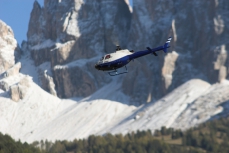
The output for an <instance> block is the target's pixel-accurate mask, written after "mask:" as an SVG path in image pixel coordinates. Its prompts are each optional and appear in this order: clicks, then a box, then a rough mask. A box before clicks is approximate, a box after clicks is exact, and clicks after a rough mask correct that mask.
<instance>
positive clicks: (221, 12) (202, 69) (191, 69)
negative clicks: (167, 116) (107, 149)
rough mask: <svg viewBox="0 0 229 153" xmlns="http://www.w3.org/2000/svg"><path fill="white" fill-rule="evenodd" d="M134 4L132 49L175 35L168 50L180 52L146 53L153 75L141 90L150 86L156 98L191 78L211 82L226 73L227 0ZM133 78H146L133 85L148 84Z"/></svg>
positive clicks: (139, 1)
mask: <svg viewBox="0 0 229 153" xmlns="http://www.w3.org/2000/svg"><path fill="white" fill-rule="evenodd" d="M133 6H134V7H133V18H132V23H131V29H130V36H129V44H128V48H136V49H142V48H145V47H146V46H148V45H151V46H152V47H157V46H158V45H160V44H163V43H164V41H165V40H166V39H167V37H168V36H172V37H173V42H172V43H171V48H170V50H171V51H175V52H176V54H168V55H165V56H164V57H163V55H159V56H160V57H159V60H158V59H156V58H154V57H150V56H148V57H145V60H146V61H147V63H145V64H144V65H148V66H146V69H147V71H148V72H149V73H150V75H148V76H149V78H145V79H144V80H145V81H146V80H147V82H148V83H147V84H148V86H149V87H150V89H149V90H139V92H140V93H141V95H143V94H144V93H145V92H147V93H148V92H149V91H150V92H151V95H152V98H156V99H158V98H160V97H162V96H163V95H165V94H166V93H168V92H170V91H171V90H172V89H174V88H175V87H177V86H178V85H180V84H182V83H184V82H186V81H187V80H189V79H191V78H201V79H204V80H206V81H208V82H210V83H215V82H221V81H222V80H224V79H225V78H228V71H227V70H228V58H227V52H228V51H227V46H228V40H227V37H228V34H229V31H228V30H229V29H228V23H229V20H228V18H227V16H228V14H229V11H228V10H227V9H225V8H228V7H229V2H228V1H226V0H221V1H213V0H212V1H208V2H204V1H200V0H198V1H181V0H178V1H177V0H176V1H175V0H174V1H168V0H162V1H160V2H159V1H151V0H134V1H133ZM161 56H162V57H161ZM152 58H153V59H152ZM157 58H158V57H157ZM144 71H145V70H144ZM142 73H144V72H142ZM129 78H130V77H129V76H128V75H127V76H126V79H125V80H128V79H129ZM134 80H142V79H141V77H138V78H135V79H132V80H131V81H130V82H132V83H133V85H132V86H135V85H136V86H137V87H140V86H145V84H146V82H145V81H142V82H141V84H139V81H138V82H136V81H134ZM137 87H136V89H137ZM123 88H124V89H125V88H128V87H126V86H125V84H124V85H123ZM124 91H126V90H124ZM125 93H127V94H129V93H128V92H125ZM131 95H135V94H131ZM144 97H145V98H144V99H147V95H145V96H144Z"/></svg>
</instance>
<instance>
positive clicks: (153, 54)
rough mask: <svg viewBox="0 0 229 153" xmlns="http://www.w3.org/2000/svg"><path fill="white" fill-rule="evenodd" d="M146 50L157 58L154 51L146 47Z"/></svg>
mask: <svg viewBox="0 0 229 153" xmlns="http://www.w3.org/2000/svg"><path fill="white" fill-rule="evenodd" d="M146 49H148V51H150V52H152V54H153V55H154V56H157V54H156V53H155V52H154V51H152V49H151V48H149V47H146Z"/></svg>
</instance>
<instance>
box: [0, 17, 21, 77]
mask: <svg viewBox="0 0 229 153" xmlns="http://www.w3.org/2000/svg"><path fill="white" fill-rule="evenodd" d="M16 49H17V41H16V40H15V39H14V33H13V31H12V29H11V28H10V27H9V26H8V25H6V24H5V23H4V22H3V21H1V20H0V74H1V73H3V72H4V71H5V70H7V69H8V68H10V67H12V66H13V65H14V63H15V57H14V53H15V52H14V51H15V50H16Z"/></svg>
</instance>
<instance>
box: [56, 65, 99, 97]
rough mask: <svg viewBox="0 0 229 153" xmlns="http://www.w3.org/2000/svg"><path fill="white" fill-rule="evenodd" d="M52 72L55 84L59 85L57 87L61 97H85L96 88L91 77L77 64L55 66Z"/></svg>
mask: <svg viewBox="0 0 229 153" xmlns="http://www.w3.org/2000/svg"><path fill="white" fill-rule="evenodd" d="M53 73H54V80H55V82H56V85H57V86H58V87H61V88H57V94H58V95H59V96H60V97H61V98H67V97H76V96H78V97H79V96H83V97H86V96H88V95H90V94H92V93H93V92H95V90H96V88H95V83H94V80H93V79H92V77H91V76H90V75H89V74H88V73H87V72H85V71H84V70H83V69H81V68H79V67H78V66H72V67H64V66H55V67H54V71H53Z"/></svg>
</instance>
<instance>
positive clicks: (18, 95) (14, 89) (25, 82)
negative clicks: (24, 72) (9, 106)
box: [10, 77, 30, 102]
mask: <svg viewBox="0 0 229 153" xmlns="http://www.w3.org/2000/svg"><path fill="white" fill-rule="evenodd" d="M29 82H30V78H29V77H24V78H23V79H21V80H20V82H19V83H17V84H15V85H12V86H11V87H10V97H11V99H12V100H13V101H15V102H18V101H19V100H20V99H23V98H24V97H25V96H26V93H27V90H28V88H29V86H30V85H29Z"/></svg>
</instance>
